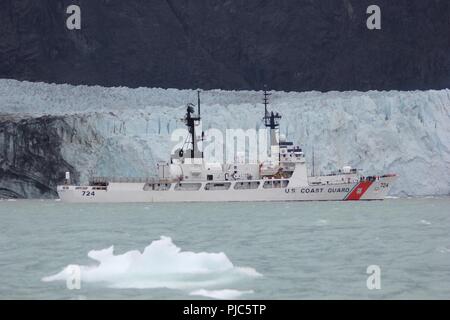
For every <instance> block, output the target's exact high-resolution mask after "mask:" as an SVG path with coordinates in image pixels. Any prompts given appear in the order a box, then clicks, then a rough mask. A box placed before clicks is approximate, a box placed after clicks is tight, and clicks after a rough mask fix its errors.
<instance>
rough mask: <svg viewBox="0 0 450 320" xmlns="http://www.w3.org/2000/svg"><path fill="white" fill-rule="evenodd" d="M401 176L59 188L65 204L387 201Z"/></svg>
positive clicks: (117, 184) (120, 184) (114, 184)
mask: <svg viewBox="0 0 450 320" xmlns="http://www.w3.org/2000/svg"><path fill="white" fill-rule="evenodd" d="M396 178H397V177H395V176H390V177H380V178H379V179H376V180H375V181H362V182H356V183H342V184H329V185H309V186H297V187H290V186H288V187H286V188H271V189H264V188H262V186H260V187H258V188H257V189H244V190H236V189H234V184H235V183H240V182H233V183H232V185H231V186H230V188H229V189H228V190H205V189H204V187H205V183H203V184H202V187H201V188H200V190H196V191H186V190H184V191H181V190H180V191H178V190H175V188H174V185H172V186H171V187H170V189H169V190H166V191H154V190H144V186H145V184H144V183H110V184H109V185H108V187H107V189H106V190H98V189H97V188H96V187H95V186H58V195H59V197H60V199H61V200H62V201H64V202H78V203H121V202H124V203H125V202H248V201H355V200H383V199H384V198H385V197H386V196H387V194H388V192H389V190H390V188H391V185H392V183H393V182H394V181H395V180H396Z"/></svg>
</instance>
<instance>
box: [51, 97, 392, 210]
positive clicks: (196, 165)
mask: <svg viewBox="0 0 450 320" xmlns="http://www.w3.org/2000/svg"><path fill="white" fill-rule="evenodd" d="M269 96H270V94H269V93H267V92H266V91H264V100H263V102H264V117H263V119H262V120H263V123H264V125H265V127H266V128H267V129H268V131H269V150H270V154H271V155H272V156H271V158H270V159H268V160H264V161H257V162H256V163H248V162H245V161H236V162H234V163H223V164H218V163H208V162H207V161H206V160H205V158H204V154H203V152H202V150H200V148H199V142H200V141H203V140H204V133H203V132H201V133H200V135H198V133H197V127H199V126H200V123H201V102H200V92H198V102H197V108H195V107H196V106H195V105H193V104H191V103H189V104H188V105H187V106H186V114H185V116H184V118H183V119H182V120H183V122H184V124H185V125H186V127H187V129H188V136H187V137H186V141H185V143H184V145H183V147H182V148H179V149H177V150H175V151H174V152H173V153H172V154H171V156H170V160H169V161H168V162H159V163H158V164H157V172H158V176H157V177H155V178H142V179H123V178H122V179H118V178H93V179H91V181H90V182H89V184H88V185H85V186H76V185H72V184H71V183H70V174H69V173H67V174H66V180H65V183H64V184H63V185H60V186H58V195H59V197H60V198H61V200H62V201H67V202H218V201H225V202H226V201H321V200H322V201H323V200H382V199H384V198H385V197H386V195H387V194H388V192H389V190H390V188H391V186H392V183H393V182H394V181H395V180H396V179H397V176H396V175H395V174H384V175H371V176H363V175H361V174H360V172H359V171H358V170H356V169H353V168H351V167H350V166H344V167H343V168H342V169H340V170H338V171H337V172H335V173H330V174H328V175H315V174H312V175H310V176H308V170H307V164H306V160H305V154H304V152H303V150H302V148H300V146H297V145H294V143H293V142H290V141H287V140H286V138H285V137H284V136H283V135H280V131H279V127H280V121H281V119H282V117H281V115H280V114H279V113H277V112H274V111H269V109H268V104H269ZM195 109H197V112H196V110H195ZM313 172H314V170H313Z"/></svg>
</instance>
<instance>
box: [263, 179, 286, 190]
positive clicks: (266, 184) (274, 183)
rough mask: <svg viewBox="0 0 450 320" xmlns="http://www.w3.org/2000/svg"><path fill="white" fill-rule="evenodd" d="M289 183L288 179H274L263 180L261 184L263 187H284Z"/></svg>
mask: <svg viewBox="0 0 450 320" xmlns="http://www.w3.org/2000/svg"><path fill="white" fill-rule="evenodd" d="M288 184H289V180H275V181H265V182H264V184H263V188H264V189H272V188H286V187H287V186H288Z"/></svg>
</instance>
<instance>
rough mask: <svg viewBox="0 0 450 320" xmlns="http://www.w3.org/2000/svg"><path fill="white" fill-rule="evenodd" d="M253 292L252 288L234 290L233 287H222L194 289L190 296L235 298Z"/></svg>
mask: <svg viewBox="0 0 450 320" xmlns="http://www.w3.org/2000/svg"><path fill="white" fill-rule="evenodd" d="M251 293H254V291H253V290H245V291H240V290H234V289H223V290H206V289H200V290H195V291H192V292H191V293H190V295H191V296H204V297H208V298H214V299H237V298H240V297H241V296H242V295H244V294H251Z"/></svg>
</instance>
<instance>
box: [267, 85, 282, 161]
mask: <svg viewBox="0 0 450 320" xmlns="http://www.w3.org/2000/svg"><path fill="white" fill-rule="evenodd" d="M270 95H271V94H270V93H268V92H267V90H266V86H264V99H263V101H264V118H263V120H264V125H265V126H266V128H270V146H271V147H274V146H277V147H278V161H280V157H281V155H280V152H279V150H280V141H279V137H278V127H279V126H280V119H281V115H280V114H279V113H278V112H276V113H274V112H273V111H271V112H269V111H268V110H267V106H268V105H269V96H270Z"/></svg>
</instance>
